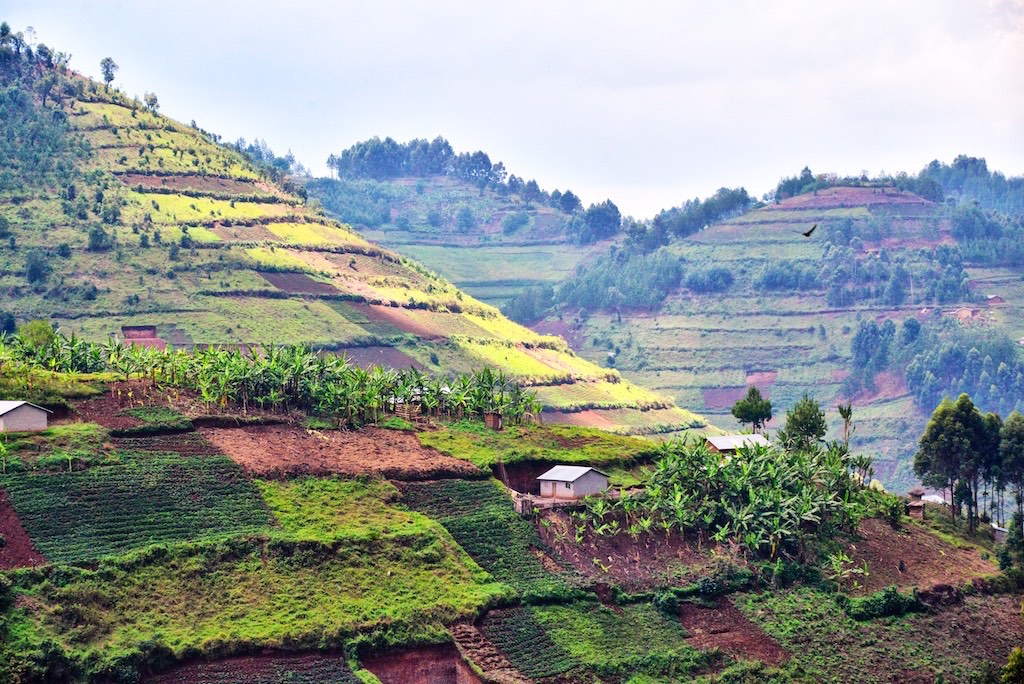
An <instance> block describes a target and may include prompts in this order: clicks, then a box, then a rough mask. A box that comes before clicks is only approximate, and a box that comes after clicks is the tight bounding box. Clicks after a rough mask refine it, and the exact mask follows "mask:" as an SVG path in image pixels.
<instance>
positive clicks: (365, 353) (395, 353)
mask: <svg viewBox="0 0 1024 684" xmlns="http://www.w3.org/2000/svg"><path fill="white" fill-rule="evenodd" d="M337 354H338V355H339V356H344V357H345V358H346V359H348V362H349V363H351V364H352V365H354V366H359V367H360V368H367V369H368V368H372V367H374V366H380V367H383V368H416V369H419V370H423V364H421V363H420V362H419V361H417V360H416V359H414V358H413V357H411V356H409V355H408V354H406V353H405V352H403V351H402V350H401V349H398V348H396V347H381V346H372V347H347V348H345V349H340V350H338V352H337Z"/></svg>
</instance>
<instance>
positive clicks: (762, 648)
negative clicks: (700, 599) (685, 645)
mask: <svg viewBox="0 0 1024 684" xmlns="http://www.w3.org/2000/svg"><path fill="white" fill-rule="evenodd" d="M679 619H680V622H681V623H682V626H683V627H684V628H685V629H686V631H687V632H689V644H690V645H691V646H692V647H693V648H697V649H700V650H702V651H710V650H713V649H719V650H720V651H722V652H724V653H727V654H728V655H730V656H732V657H734V658H737V659H739V660H748V661H760V662H762V663H766V664H768V665H777V664H779V663H781V662H782V661H783V660H785V659H786V658H788V657H789V654H787V653H786V651H784V650H783V649H782V647H781V646H779V644H778V643H776V641H775V640H774V639H772V638H771V637H770V636H768V635H767V634H765V633H764V632H763V631H762V630H761V628H760V627H758V626H757V625H755V624H754V623H753V622H751V621H750V620H748V619H747V618H746V616H744V615H743V613H741V612H740V611H739V610H738V609H737V608H736V606H734V605H733V604H732V601H730V600H729V599H728V598H726V597H724V596H723V597H719V598H718V599H717V600H716V601H715V603H714V605H713V606H711V607H706V606H700V605H696V604H693V603H683V604H682V605H681V606H680V607H679Z"/></svg>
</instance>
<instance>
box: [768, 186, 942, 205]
mask: <svg viewBox="0 0 1024 684" xmlns="http://www.w3.org/2000/svg"><path fill="white" fill-rule="evenodd" d="M876 205H889V206H893V205H899V206H904V207H909V206H932V205H933V203H932V202H929V201H928V200H926V199H924V198H922V197H919V196H918V195H914V194H912V193H909V192H900V191H899V190H896V189H895V188H826V189H824V190H818V191H817V192H816V193H806V194H803V195H798V196H796V197H790V198H787V199H784V200H782V202H781V203H780V204H777V205H771V206H770V207H768V209H769V210H771V209H780V210H786V209H835V208H837V207H872V206H876Z"/></svg>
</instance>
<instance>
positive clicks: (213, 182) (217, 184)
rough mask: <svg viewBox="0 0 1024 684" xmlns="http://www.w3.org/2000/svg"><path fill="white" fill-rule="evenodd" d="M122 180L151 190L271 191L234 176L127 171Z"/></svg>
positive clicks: (247, 193)
mask: <svg viewBox="0 0 1024 684" xmlns="http://www.w3.org/2000/svg"><path fill="white" fill-rule="evenodd" d="M120 178H121V181H122V182H123V183H124V184H125V185H127V186H129V187H132V188H135V187H138V186H140V185H141V186H142V187H143V188H144V189H146V190H149V189H152V188H158V189H159V188H166V189H169V190H184V191H189V190H192V191H195V192H209V193H216V194H222V195H269V194H271V193H269V192H266V191H265V190H263V189H261V188H260V187H259V186H257V185H256V184H255V183H251V182H248V181H243V180H237V179H233V178H216V177H214V176H187V175H184V176H148V175H145V174H140V173H125V174H122V175H121V176H120Z"/></svg>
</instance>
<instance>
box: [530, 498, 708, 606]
mask: <svg viewBox="0 0 1024 684" xmlns="http://www.w3.org/2000/svg"><path fill="white" fill-rule="evenodd" d="M542 519H544V520H547V521H549V522H548V523H547V524H540V525H538V526H537V531H538V532H539V533H540V536H541V538H542V539H543V540H544V542H545V543H547V545H548V546H549V547H550V548H551V549H552V550H553V551H554V555H555V556H556V557H558V558H561V559H563V560H565V561H566V562H568V563H569V564H570V565H572V567H573V568H574V569H575V570H576V571H577V572H579V573H580V574H581V575H583V576H585V577H589V578H593V579H595V580H598V581H600V582H614V583H615V584H618V585H620V586H622V587H623V588H625V589H627V590H629V591H634V590H639V589H645V588H649V587H654V586H666V585H676V586H682V585H685V584H688V583H690V582H693V581H696V580H697V579H698V578H699V577H701V576H703V575H706V574H707V572H706V571H707V570H708V569H709V568H711V567H712V566H713V565H714V564H715V563H716V562H717V561H716V558H714V557H713V556H712V553H711V551H712V548H713V547H712V546H711V545H705V547H704V549H702V550H698V549H697V548H695V547H694V546H692V545H690V544H689V543H687V542H685V541H684V540H683V539H682V538H680V536H679V535H678V534H672V535H670V536H668V537H667V538H666V537H665V535H664V534H648V535H641V536H640V537H639V539H638V540H636V541H634V540H633V539H632V538H631V537H630V536H628V535H625V534H617V535H613V536H607V537H602V536H600V535H596V534H593V533H588V534H587V536H586V539H584V541H583V542H581V543H579V544H577V543H576V541H575V532H574V528H573V526H572V524H571V523H570V521H569V517H568V515H566V514H565V513H564V512H562V511H548V512H545V513H544V514H543V518H542Z"/></svg>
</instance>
